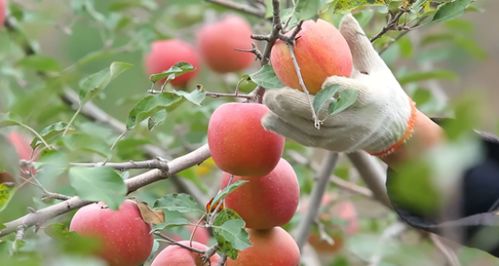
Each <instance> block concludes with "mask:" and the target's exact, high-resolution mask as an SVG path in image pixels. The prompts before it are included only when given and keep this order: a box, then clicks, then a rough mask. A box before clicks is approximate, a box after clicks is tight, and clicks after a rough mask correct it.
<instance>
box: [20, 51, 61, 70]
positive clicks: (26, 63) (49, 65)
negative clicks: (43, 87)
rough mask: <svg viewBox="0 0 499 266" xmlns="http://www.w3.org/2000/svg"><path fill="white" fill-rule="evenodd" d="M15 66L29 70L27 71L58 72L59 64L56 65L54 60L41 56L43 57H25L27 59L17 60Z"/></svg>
mask: <svg viewBox="0 0 499 266" xmlns="http://www.w3.org/2000/svg"><path fill="white" fill-rule="evenodd" d="M17 64H18V65H19V66H21V67H24V68H29V69H32V70H36V71H59V70H60V66H59V63H57V61H56V60H55V59H54V58H52V57H48V56H43V55H30V56H27V57H25V58H23V59H21V60H19V62H17Z"/></svg>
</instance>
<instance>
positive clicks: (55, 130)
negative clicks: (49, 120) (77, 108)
mask: <svg viewBox="0 0 499 266" xmlns="http://www.w3.org/2000/svg"><path fill="white" fill-rule="evenodd" d="M66 126H67V123H65V122H56V123H54V124H51V125H49V126H47V127H45V128H44V129H42V130H41V131H40V136H42V138H43V139H45V140H46V141H47V142H51V140H53V139H54V138H56V137H57V136H59V135H60V134H62V132H64V130H65V129H66ZM41 144H42V142H41V140H40V139H39V138H38V137H35V138H33V140H32V141H31V147H32V148H33V149H35V148H36V147H38V146H39V145H41Z"/></svg>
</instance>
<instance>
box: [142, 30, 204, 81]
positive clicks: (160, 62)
mask: <svg viewBox="0 0 499 266" xmlns="http://www.w3.org/2000/svg"><path fill="white" fill-rule="evenodd" d="M180 62H185V63H189V64H191V65H192V66H193V67H194V70H193V71H191V72H188V73H185V74H183V75H181V76H179V77H176V78H175V79H174V80H172V81H170V82H171V84H172V85H173V86H175V87H180V88H183V87H185V86H186V85H187V83H188V82H189V81H190V80H191V79H192V78H194V77H195V76H196V75H197V72H198V69H199V58H198V55H197V53H196V51H195V50H194V48H193V47H192V46H191V45H190V44H189V43H187V42H185V41H182V40H178V39H171V40H162V41H155V42H153V43H152V45H151V51H150V52H149V54H147V55H146V57H145V66H146V71H147V73H148V74H149V75H151V74H156V73H160V72H163V71H165V70H168V69H169V68H170V67H172V66H173V65H175V64H177V63H180Z"/></svg>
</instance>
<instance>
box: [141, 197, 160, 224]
mask: <svg viewBox="0 0 499 266" xmlns="http://www.w3.org/2000/svg"><path fill="white" fill-rule="evenodd" d="M137 207H139V211H140V216H142V219H143V220H144V222H146V223H148V224H162V223H164V222H165V215H164V214H163V212H162V211H156V210H153V209H152V208H151V207H149V206H148V205H147V204H146V203H144V202H137Z"/></svg>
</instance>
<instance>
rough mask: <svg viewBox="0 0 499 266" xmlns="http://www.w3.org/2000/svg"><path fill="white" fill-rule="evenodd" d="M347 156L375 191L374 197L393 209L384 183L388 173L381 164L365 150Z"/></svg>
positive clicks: (369, 186) (368, 185) (365, 181)
mask: <svg viewBox="0 0 499 266" xmlns="http://www.w3.org/2000/svg"><path fill="white" fill-rule="evenodd" d="M347 157H348V159H349V160H350V161H351V162H352V164H353V166H354V167H355V168H356V169H357V171H358V172H359V174H360V177H361V178H362V180H363V181H364V183H366V185H367V187H368V188H369V189H370V190H371V191H372V192H373V195H374V198H375V199H377V200H378V201H379V202H381V203H382V204H383V205H385V206H387V207H389V208H390V209H391V208H392V206H391V203H390V199H389V198H388V195H387V193H386V188H385V184H384V183H385V176H386V174H385V173H384V172H383V170H382V169H381V167H380V165H379V164H378V163H377V162H376V161H375V160H374V159H373V158H371V157H370V156H369V155H367V153H365V152H353V153H348V154H347Z"/></svg>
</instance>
